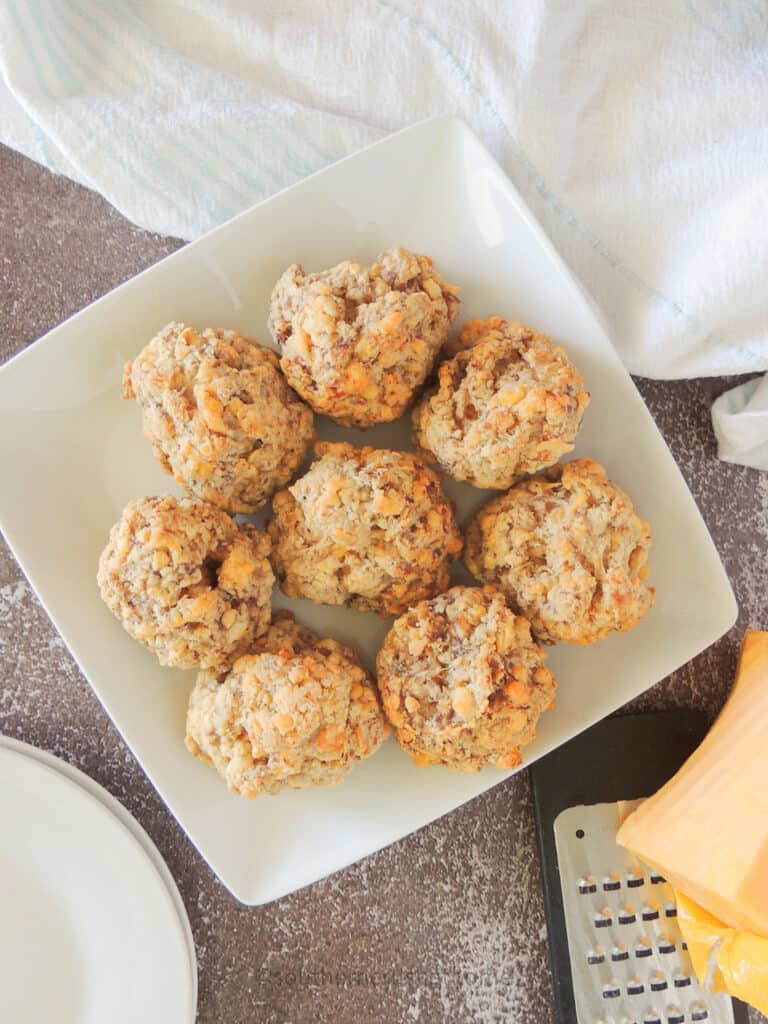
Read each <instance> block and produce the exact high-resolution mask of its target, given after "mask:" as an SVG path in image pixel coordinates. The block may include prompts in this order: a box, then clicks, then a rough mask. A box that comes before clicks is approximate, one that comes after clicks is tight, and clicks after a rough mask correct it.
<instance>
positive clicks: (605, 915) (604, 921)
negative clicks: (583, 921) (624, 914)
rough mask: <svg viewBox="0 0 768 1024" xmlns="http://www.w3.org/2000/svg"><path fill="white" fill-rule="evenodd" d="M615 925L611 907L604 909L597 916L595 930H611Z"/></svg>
mask: <svg viewBox="0 0 768 1024" xmlns="http://www.w3.org/2000/svg"><path fill="white" fill-rule="evenodd" d="M612 924H613V916H612V914H611V908H610V907H604V908H603V909H602V910H599V911H598V912H597V913H596V914H595V928H610V927H611V925H612Z"/></svg>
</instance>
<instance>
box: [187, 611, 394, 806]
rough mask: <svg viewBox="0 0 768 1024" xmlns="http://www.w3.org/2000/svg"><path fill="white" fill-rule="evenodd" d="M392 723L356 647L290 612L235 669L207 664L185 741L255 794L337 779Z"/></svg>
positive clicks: (237, 788)
mask: <svg viewBox="0 0 768 1024" xmlns="http://www.w3.org/2000/svg"><path fill="white" fill-rule="evenodd" d="M388 733H389V726H388V725H387V723H386V721H385V719H384V716H383V715H382V712H381V708H380V707H379V701H378V697H377V695H376V690H375V688H374V685H373V682H372V681H371V678H370V676H369V675H368V673H367V672H366V671H365V669H364V668H363V667H362V666H361V664H360V662H359V660H358V658H357V655H356V654H355V653H354V651H352V650H351V649H350V648H348V647H344V646H343V645H342V644H340V643H337V642H336V641H335V640H329V639H328V638H326V637H319V636H316V635H315V634H314V633H312V632H311V631H310V630H309V629H306V628H305V627H304V626H301V625H299V623H297V622H296V621H295V620H294V618H293V616H292V615H290V614H289V613H287V612H282V613H278V615H276V616H275V621H274V623H273V624H272V626H271V627H270V629H269V630H268V631H267V633H266V634H265V635H264V636H263V637H261V639H259V640H257V641H256V642H255V644H254V645H253V646H252V648H251V650H250V652H249V653H248V654H244V655H242V657H240V658H238V659H237V661H236V662H235V663H234V665H233V666H232V668H231V669H230V670H229V671H227V670H226V669H224V670H222V671H220V672H214V671H206V672H201V673H200V674H199V676H198V678H197V682H196V684H195V687H194V689H193V690H192V694H191V696H190V699H189V710H188V712H187V737H186V744H187V747H188V749H189V750H190V751H191V752H192V753H193V754H195V755H196V756H197V757H199V758H201V759H202V760H203V761H206V762H207V763H208V764H212V765H213V767H214V768H215V769H216V770H217V771H218V773H219V774H220V775H221V776H223V778H224V779H225V780H226V783H227V786H228V787H229V790H230V792H232V793H237V794H239V795H240V796H246V797H254V796H259V795H260V794H261V793H276V792H278V790H280V789H281V788H283V787H285V786H289V787H291V788H293V789H302V788H304V787H307V786H333V785H335V784H336V783H338V782H341V780H342V779H343V778H344V776H345V775H346V774H347V772H348V771H349V770H350V768H352V766H353V765H354V764H355V763H356V762H358V761H361V760H363V758H366V757H369V756H370V755H371V754H373V753H374V752H375V751H376V750H378V748H379V747H380V746H381V744H382V742H383V741H384V739H385V738H386V736H387V734H388Z"/></svg>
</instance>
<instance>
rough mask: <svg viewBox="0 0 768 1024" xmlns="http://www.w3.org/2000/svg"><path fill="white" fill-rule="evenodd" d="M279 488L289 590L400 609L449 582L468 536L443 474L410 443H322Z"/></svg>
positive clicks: (278, 564)
mask: <svg viewBox="0 0 768 1024" xmlns="http://www.w3.org/2000/svg"><path fill="white" fill-rule="evenodd" d="M315 450H316V452H317V454H318V455H319V459H318V460H317V461H316V462H315V463H313V465H312V466H311V467H310V469H309V471H308V472H307V473H306V474H305V475H304V476H302V477H301V478H300V479H299V480H297V481H296V482H295V483H294V484H293V485H292V486H291V487H289V488H287V489H286V490H283V491H278V493H277V494H276V495H275V498H274V502H273V509H274V517H273V519H272V520H271V521H270V523H269V524H268V527H267V528H268V530H269V534H270V536H271V538H272V544H273V550H272V564H273V566H274V569H275V573H276V575H277V578H278V581H279V583H280V586H281V587H282V589H283V591H284V593H286V594H287V595H288V596H289V597H306V598H309V599H310V600H311V601H317V602H318V603H320V604H347V605H351V606H352V607H353V608H359V609H360V610H362V611H372V612H377V613H378V614H380V615H399V614H400V613H401V612H403V611H405V609H406V608H408V606H409V605H411V604H413V603H414V602H415V601H420V600H422V598H425V597H432V596H433V595H434V594H438V593H440V591H441V590H445V589H446V588H447V586H448V572H449V568H450V564H451V562H453V561H454V559H456V558H457V557H458V555H459V553H460V551H461V547H462V539H461V533H460V531H459V528H458V526H457V524H456V519H455V517H454V511H453V505H452V504H451V502H450V501H449V500H448V498H446V496H445V495H444V494H443V492H442V490H441V487H440V480H439V478H438V476H437V474H436V473H434V472H433V471H432V470H431V469H430V468H429V467H428V466H426V465H425V464H424V462H423V461H422V460H421V459H419V458H418V457H417V456H415V455H413V454H412V453H411V452H395V451H389V450H387V449H376V448H369V447H365V448H355V447H353V446H352V445H351V444H341V443H320V444H317V445H316V448H315Z"/></svg>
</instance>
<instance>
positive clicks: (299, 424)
mask: <svg viewBox="0 0 768 1024" xmlns="http://www.w3.org/2000/svg"><path fill="white" fill-rule="evenodd" d="M123 386H124V387H123V394H124V397H126V398H135V399H136V400H137V402H138V403H139V405H140V407H141V411H142V417H143V421H144V434H145V436H146V437H147V438H148V440H149V441H150V442H151V443H152V447H153V449H154V452H155V455H156V457H157V458H158V460H159V461H160V464H161V466H162V467H163V469H165V470H166V472H168V473H170V474H171V475H172V476H173V477H174V479H175V480H176V481H177V483H179V484H181V486H182V487H183V488H184V489H185V490H186V491H188V492H189V493H190V494H192V495H194V496H195V497H197V498H202V499H203V500H205V501H210V502H211V503H212V504H213V505H217V506H218V507H219V508H223V509H225V510H226V511H228V512H232V513H236V512H242V513H249V512H256V511H257V510H258V509H260V508H261V507H262V506H263V505H265V504H266V503H267V502H268V501H269V499H270V498H271V497H272V495H273V494H274V492H275V491H276V490H277V488H278V487H282V485H283V484H285V483H287V482H288V480H290V478H291V477H292V476H293V473H294V471H295V470H296V468H297V467H298V465H299V463H300V462H301V461H302V459H303V458H304V456H305V454H306V452H307V449H308V447H309V445H310V444H311V442H312V440H313V438H314V427H313V416H312V410H311V409H310V408H309V407H308V406H306V405H305V404H304V402H302V401H301V399H299V398H298V396H297V395H295V394H294V393H293V391H291V389H290V388H289V387H288V385H287V384H286V382H285V379H284V377H283V375H282V374H281V373H280V367H279V361H278V357H277V354H276V353H275V352H273V351H272V349H271V348H267V347H265V346H264V345H259V344H258V343H257V342H255V341H254V340H253V339H252V338H244V337H242V336H241V335H240V334H238V333H237V332H236V331H223V330H212V329H210V328H208V329H206V330H204V331H199V332H198V331H197V330H196V329H195V328H194V327H189V326H187V325H185V324H180V323H170V324H168V325H167V326H166V327H164V328H163V330H162V331H160V333H159V334H157V335H156V336H155V337H154V338H153V339H152V340H151V341H150V342H149V344H148V345H146V347H145V348H143V349H142V351H141V352H140V353H139V354H138V355H137V356H136V358H135V359H134V360H133V362H130V363H127V364H126V367H125V371H124V376H123Z"/></svg>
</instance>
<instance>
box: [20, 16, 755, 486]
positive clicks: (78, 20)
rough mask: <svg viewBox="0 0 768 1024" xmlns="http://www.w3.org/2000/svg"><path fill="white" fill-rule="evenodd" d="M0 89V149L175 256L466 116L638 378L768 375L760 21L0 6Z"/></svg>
mask: <svg viewBox="0 0 768 1024" xmlns="http://www.w3.org/2000/svg"><path fill="white" fill-rule="evenodd" d="M0 68H1V69H2V74H3V79H4V82H5V92H4V94H3V95H1V96H0V140H1V141H3V142H5V143H6V144H7V145H9V146H12V147H14V148H16V149H19V150H21V151H22V152H24V153H26V154H27V155H29V156H31V157H33V158H34V159H36V160H38V161H40V162H41V163H44V164H46V165H47V166H49V167H51V168H52V169H53V170H55V171H57V172H59V173H63V174H67V175H69V176H70V177H72V178H75V179H76V180H78V181H80V182H82V183H83V184H85V185H88V186H90V187H91V188H94V189H97V190H98V191H100V192H101V193H103V195H105V196H106V198H107V199H108V200H109V201H110V202H111V203H113V204H114V205H115V206H116V207H117V208H118V209H119V210H121V211H122V212H123V213H124V214H125V215H126V216H128V217H129V218H130V219H132V220H133V221H135V222H136V223H138V224H140V225H142V226H143V227H146V228H149V229H151V230H154V231H160V232H164V233H168V234H173V235H178V236H181V237H182V238H192V237H194V236H196V235H198V234H200V233H201V232H204V231H207V230H208V229H209V228H211V227H213V226H215V225H216V224H218V223H220V222H221V221H223V220H225V219H226V218H228V217H230V216H232V215H233V214H235V213H237V212H238V211H239V210H241V209H243V208H244V207H246V206H248V205H250V204H251V203H253V202H255V201H257V200H259V199H262V198H264V197H265V196H267V195H270V194H271V193H273V192H275V191H276V190H278V189H280V188H282V187H285V186H286V185H290V184H291V183H292V182H294V181H297V180H298V179H300V178H301V177H303V176H305V175H306V174H308V173H310V172H311V171H314V170H317V169H319V168H320V167H322V166H324V165H326V164H328V163H329V162H331V161H332V160H335V159H338V158H339V157H342V156H344V155H346V154H347V153H350V152H353V151H354V150H355V149H358V148H360V147H361V146H363V145H366V144H368V143H370V142H373V141H375V140H376V139H378V138H380V137H381V136H383V135H385V134H386V133H388V132H390V131H392V130H394V129H396V128H400V127H402V126H404V125H406V124H409V123H411V122H413V121H415V120H418V119H420V118H423V117H426V116H429V115H430V114H436V113H446V112H447V113H455V114H458V115H460V116H461V117H463V118H464V119H465V120H466V121H467V122H468V123H469V124H471V125H472V127H473V128H474V129H475V130H476V131H477V132H478V134H479V135H480V136H481V137H482V138H483V139H484V141H485V142H486V144H487V145H488V146H489V147H490V149H491V150H492V151H493V152H494V154H495V155H496V156H497V158H498V159H499V160H500V162H501V163H502V164H503V166H504V167H505V168H506V170H507V171H508V172H509V174H510V176H511V177H512V179H513V180H514V182H515V184H516V185H517V187H518V188H519V189H520V191H521V192H522V194H523V196H524V197H525V199H526V201H527V202H528V203H529V205H530V206H531V207H532V208H533V210H534V211H535V213H536V214H537V216H538V217H539V219H540V220H541V221H542V223H543V224H544V226H545V228H546V230H547V231H548V232H549V234H550V236H551V237H552V239H553V240H554V242H555V244H556V245H557V247H558V249H559V250H560V252H561V253H562V254H563V255H564V257H565V258H566V259H567V260H568V261H569V262H570V264H571V265H572V266H573V268H574V269H575V271H576V273H577V274H578V275H579V277H580V278H581V279H582V280H583V281H584V283H585V284H586V286H587V288H588V289H589V290H590V291H591V293H592V294H593V296H594V297H595V299H596V300H597V302H598V304H599V305H600V306H601V307H602V309H603V312H604V314H605V316H606V319H607V321H608V325H609V328H610V330H611V333H612V336H613V338H614V340H615V343H616V345H617V347H618V349H619V351H620V352H621V354H622V357H623V358H624V360H625V362H626V364H627V366H628V368H629V369H630V371H631V372H632V373H635V374H639V375H641V376H648V377H657V378H667V379H668V378H677V377H692V376H699V375H719V374H731V373H747V372H754V371H756V370H764V369H766V368H768V289H766V287H765V280H766V270H767V269H768V231H766V225H767V224H768V118H766V111H767V110H768V6H766V4H765V2H764V0H687V2H686V3H670V2H669V0H645V2H644V3H643V4H641V5H638V4H637V3H636V2H635V0H611V2H610V3H606V2H605V0H581V2H580V3H572V2H571V0H530V3H526V4H510V3H507V2H506V0H478V2H477V3H474V4H444V3H437V2H436V0H425V2H424V3H422V4H419V5H415V6H414V5H413V4H412V3H410V2H408V0H356V2H355V3H352V2H350V0H347V2H345V0H292V2H291V3H290V4H287V3H284V0H261V2H260V3H259V4H253V3H252V2H251V0H208V2H205V0H177V2H174V3H170V2H163V0H143V2H142V0H122V2H120V3H109V4H105V3H103V2H101V0H0ZM511 312H513V311H511ZM731 415H732V416H733V415H736V416H738V415H739V414H738V413H735V412H733V411H732V413H731ZM763 440H766V441H768V427H766V432H765V434H764V436H763ZM759 464H760V465H761V466H763V467H765V466H768V460H766V459H765V457H764V456H761V457H760V460H759Z"/></svg>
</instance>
